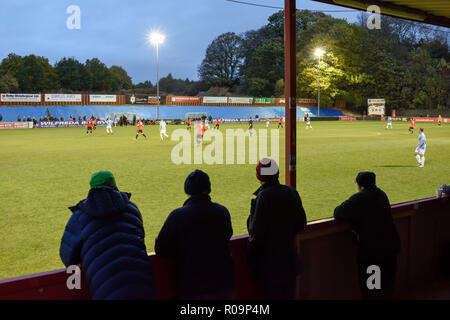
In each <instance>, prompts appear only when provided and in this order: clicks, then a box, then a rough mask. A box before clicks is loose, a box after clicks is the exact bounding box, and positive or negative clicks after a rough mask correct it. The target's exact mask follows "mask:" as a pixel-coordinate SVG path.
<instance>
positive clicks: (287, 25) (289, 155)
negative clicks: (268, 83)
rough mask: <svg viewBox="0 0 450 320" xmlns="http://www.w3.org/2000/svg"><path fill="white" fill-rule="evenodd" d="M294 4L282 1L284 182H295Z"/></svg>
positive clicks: (295, 87)
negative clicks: (284, 133) (284, 134)
mask: <svg viewBox="0 0 450 320" xmlns="http://www.w3.org/2000/svg"><path fill="white" fill-rule="evenodd" d="M295 27H296V5H295V0H285V1H284V61H285V62H284V82H285V88H284V97H285V115H286V129H285V130H286V131H285V132H286V142H285V147H286V159H285V174H286V184H287V185H289V186H292V187H294V188H295V187H296V185H297V182H296V179H297V145H296V137H297V112H296V111H297V110H296V98H297V92H296V89H297V86H296V85H297V83H296V71H297V70H296V69H297V68H296V34H295V32H296V28H295Z"/></svg>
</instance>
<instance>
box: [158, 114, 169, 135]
mask: <svg viewBox="0 0 450 320" xmlns="http://www.w3.org/2000/svg"><path fill="white" fill-rule="evenodd" d="M159 127H160V131H159V136H160V137H161V140H164V138H163V135H165V136H166V137H167V138H168V137H169V136H168V135H167V134H166V122H165V121H164V119H161V121H160V122H159Z"/></svg>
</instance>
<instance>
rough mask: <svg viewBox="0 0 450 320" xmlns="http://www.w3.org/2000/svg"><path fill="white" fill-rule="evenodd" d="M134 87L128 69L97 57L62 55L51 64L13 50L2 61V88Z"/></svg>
mask: <svg viewBox="0 0 450 320" xmlns="http://www.w3.org/2000/svg"><path fill="white" fill-rule="evenodd" d="M132 87H133V84H132V82H131V78H130V76H128V74H127V72H126V71H125V69H123V68H122V67H119V66H111V67H109V68H108V67H107V66H106V65H105V64H104V63H103V62H101V61H100V60H99V59H98V58H93V59H88V60H86V62H85V63H81V62H79V61H78V60H76V59H75V58H63V59H61V60H60V61H58V62H56V63H55V65H54V66H52V65H51V64H50V63H49V61H48V59H47V58H45V57H39V56H35V55H33V54H31V55H28V56H24V57H21V56H19V55H17V54H14V53H10V54H9V55H8V57H6V58H4V59H3V60H2V62H1V64H0V91H1V92H11V93H18V92H20V93H37V92H59V91H64V92H83V91H85V92H116V91H119V90H121V89H125V90H126V89H131V88H132Z"/></svg>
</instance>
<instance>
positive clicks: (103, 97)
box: [89, 94, 117, 102]
mask: <svg viewBox="0 0 450 320" xmlns="http://www.w3.org/2000/svg"><path fill="white" fill-rule="evenodd" d="M89 101H90V102H116V101H117V96H116V95H115V94H90V95H89Z"/></svg>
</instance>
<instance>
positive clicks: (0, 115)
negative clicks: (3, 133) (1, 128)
mask: <svg viewBox="0 0 450 320" xmlns="http://www.w3.org/2000/svg"><path fill="white" fill-rule="evenodd" d="M2 120H3V116H2V114H1V113H0V122H2Z"/></svg>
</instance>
